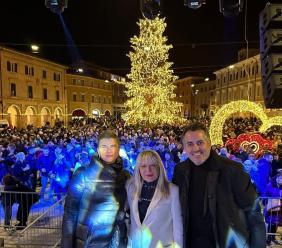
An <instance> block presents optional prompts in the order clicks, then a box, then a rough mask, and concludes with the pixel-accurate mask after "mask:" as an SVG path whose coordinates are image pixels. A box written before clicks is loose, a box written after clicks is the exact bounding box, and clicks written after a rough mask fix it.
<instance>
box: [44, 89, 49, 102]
mask: <svg viewBox="0 0 282 248" xmlns="http://www.w3.org/2000/svg"><path fill="white" fill-rule="evenodd" d="M43 99H44V100H47V99H48V92H47V89H46V88H44V89H43Z"/></svg>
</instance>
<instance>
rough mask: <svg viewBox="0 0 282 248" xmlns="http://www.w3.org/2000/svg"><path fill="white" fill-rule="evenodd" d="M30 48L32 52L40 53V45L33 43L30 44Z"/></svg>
mask: <svg viewBox="0 0 282 248" xmlns="http://www.w3.org/2000/svg"><path fill="white" fill-rule="evenodd" d="M30 48H31V52H32V53H39V46H37V45H35V44H32V45H30Z"/></svg>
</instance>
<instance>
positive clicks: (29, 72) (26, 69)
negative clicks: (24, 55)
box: [24, 65, 34, 76]
mask: <svg viewBox="0 0 282 248" xmlns="http://www.w3.org/2000/svg"><path fill="white" fill-rule="evenodd" d="M24 73H25V75H30V76H34V68H33V67H29V66H27V65H25V66H24Z"/></svg>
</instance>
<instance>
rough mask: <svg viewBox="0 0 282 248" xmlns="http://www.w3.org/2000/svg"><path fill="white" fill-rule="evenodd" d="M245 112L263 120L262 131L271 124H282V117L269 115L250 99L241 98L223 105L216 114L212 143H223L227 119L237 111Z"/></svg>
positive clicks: (212, 124) (211, 135)
mask: <svg viewBox="0 0 282 248" xmlns="http://www.w3.org/2000/svg"><path fill="white" fill-rule="evenodd" d="M238 112H239V113H243V112H251V113H252V114H254V115H255V116H257V117H258V118H259V119H260V120H261V122H262V125H261V127H260V129H259V131H260V132H265V131H266V130H267V129H269V128H270V127H271V126H274V125H279V126H282V117H281V116H276V117H270V118H269V117H268V116H267V115H266V113H265V112H264V110H263V108H262V107H261V106H260V105H258V104H256V103H254V102H250V101H246V100H240V101H234V102H230V103H228V104H225V105H223V106H222V107H221V108H220V109H219V110H218V111H217V112H216V114H215V115H214V117H213V119H212V122H211V125H210V130H209V133H210V138H211V142H212V144H220V145H223V141H222V130H223V125H224V123H225V121H226V120H227V119H228V118H229V117H230V116H231V115H232V114H235V113H238Z"/></svg>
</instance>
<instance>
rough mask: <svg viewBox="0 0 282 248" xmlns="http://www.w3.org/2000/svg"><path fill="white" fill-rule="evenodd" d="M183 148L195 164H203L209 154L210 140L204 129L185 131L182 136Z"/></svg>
mask: <svg viewBox="0 0 282 248" xmlns="http://www.w3.org/2000/svg"><path fill="white" fill-rule="evenodd" d="M183 145H184V150H185V152H186V153H187V155H188V157H189V159H190V160H191V161H192V162H193V163H194V164H195V165H201V164H203V163H204V162H205V161H206V160H207V159H208V158H209V156H210V151H211V142H210V140H209V138H208V137H207V135H206V134H205V132H204V131H202V130H196V131H187V132H186V133H185V135H184V137H183Z"/></svg>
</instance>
